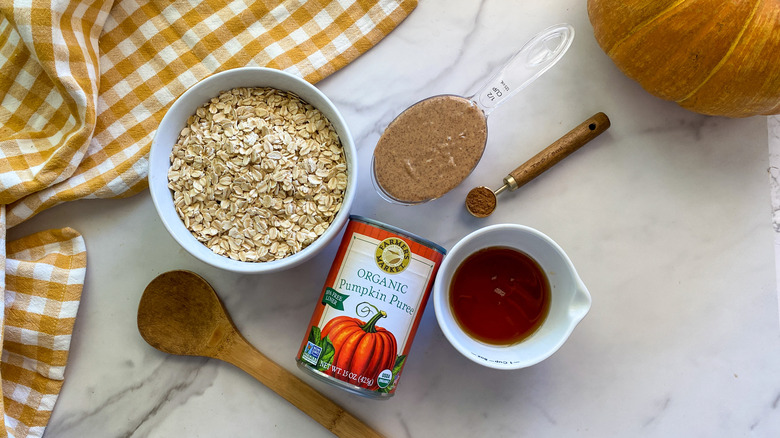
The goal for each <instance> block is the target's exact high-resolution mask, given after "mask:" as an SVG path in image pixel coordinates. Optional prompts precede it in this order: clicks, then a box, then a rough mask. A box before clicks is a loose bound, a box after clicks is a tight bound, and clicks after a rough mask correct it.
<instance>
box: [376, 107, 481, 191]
mask: <svg viewBox="0 0 780 438" xmlns="http://www.w3.org/2000/svg"><path fill="white" fill-rule="evenodd" d="M485 142H487V119H486V118H485V115H484V114H483V113H482V110H480V109H479V108H478V107H477V105H476V104H474V102H472V101H470V100H468V99H465V98H463V97H460V96H452V95H445V96H434V97H431V98H429V99H425V100H423V101H420V102H418V103H416V104H414V105H412V106H411V107H409V109H407V110H406V111H404V112H402V113H401V114H400V115H399V116H398V117H397V118H396V119H395V120H393V122H392V123H390V125H388V127H387V129H386V130H385V132H384V133H383V134H382V136H381V137H380V139H379V142H378V143H377V146H376V149H375V151H374V162H373V166H372V168H371V170H372V172H373V177H374V181H375V184H376V186H377V188H378V189H379V193H380V194H382V195H384V196H385V197H387V198H390V199H391V200H393V201H396V202H401V203H408V204H416V203H420V202H424V201H427V200H430V199H435V198H438V197H440V196H441V195H443V194H445V193H447V192H449V191H450V190H452V189H453V188H455V186H457V185H458V184H460V182H461V181H463V180H464V179H466V177H467V176H468V175H469V173H471V170H472V169H473V168H474V166H476V165H477V162H479V159H480V158H481V157H482V152H483V151H484V149H485Z"/></svg>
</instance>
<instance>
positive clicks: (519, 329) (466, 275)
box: [450, 247, 551, 345]
mask: <svg viewBox="0 0 780 438" xmlns="http://www.w3.org/2000/svg"><path fill="white" fill-rule="evenodd" d="M550 299H551V298H550V282H549V281H548V280H547V276H546V275H545V274H544V271H543V270H542V268H541V267H540V266H539V264H538V263H537V262H536V261H535V260H534V259H532V258H531V257H529V256H528V255H526V254H525V253H522V252H520V251H517V250H515V249H511V248H503V247H491V248H486V249H483V250H480V251H477V252H475V253H474V254H472V255H470V256H469V257H468V258H466V260H464V261H463V263H461V264H460V266H459V267H458V269H457V270H456V271H455V275H454V276H453V278H452V282H451V284H450V306H451V307H452V312H453V314H454V315H455V320H456V321H457V322H458V324H459V325H460V327H461V328H462V329H463V330H464V331H465V332H466V333H468V334H469V335H470V336H471V337H473V338H475V339H477V340H479V341H482V342H484V343H487V344H493V345H511V344H515V343H518V342H520V341H522V340H523V339H526V338H527V337H528V336H530V335H531V334H533V333H534V332H535V331H536V330H537V329H538V328H539V326H541V325H542V322H544V320H545V318H546V317H547V314H548V313H549V310H550Z"/></svg>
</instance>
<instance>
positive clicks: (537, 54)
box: [471, 24, 574, 115]
mask: <svg viewBox="0 0 780 438" xmlns="http://www.w3.org/2000/svg"><path fill="white" fill-rule="evenodd" d="M573 40H574V28H573V27H571V26H570V25H568V24H558V25H555V26H552V27H548V28H547V29H545V30H543V31H542V32H540V33H539V34H537V35H536V36H535V37H533V38H531V40H530V41H528V42H527V43H526V44H525V45H524V46H523V47H522V48H521V49H520V51H518V52H517V53H516V54H515V55H514V56H512V59H510V60H509V62H507V64H506V65H505V66H504V67H502V68H501V70H499V72H498V73H496V75H495V76H493V78H491V79H490V80H489V81H488V82H487V83H486V84H485V86H483V87H482V88H481V89H480V90H479V91H477V92H476V93H475V94H474V95H473V96H472V97H471V99H472V100H473V101H474V102H476V103H477V105H478V106H479V107H480V108H481V109H482V111H484V112H485V115H487V114H490V112H491V111H493V110H494V109H495V108H496V107H497V106H499V105H500V104H501V103H502V102H504V101H505V100H507V99H509V98H510V97H511V96H513V95H514V94H515V93H517V92H518V91H520V90H522V89H523V88H525V87H526V86H528V84H530V83H531V82H533V81H534V80H536V78H538V77H539V76H541V75H542V74H543V73H544V72H546V71H547V70H548V69H549V68H550V67H552V66H553V65H555V63H556V62H558V60H559V59H561V57H562V56H563V54H564V53H566V51H567V50H568V49H569V46H571V43H572V41H573Z"/></svg>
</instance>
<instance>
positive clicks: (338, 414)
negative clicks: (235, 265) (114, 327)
mask: <svg viewBox="0 0 780 438" xmlns="http://www.w3.org/2000/svg"><path fill="white" fill-rule="evenodd" d="M138 331H139V332H141V337H143V338H144V340H145V341H146V342H148V343H149V345H151V346H152V347H154V348H156V349H158V350H160V351H162V352H165V353H170V354H178V355H185V356H205V357H211V358H214V359H219V360H223V361H225V362H228V363H231V364H233V365H235V366H237V367H239V368H241V369H242V370H244V371H246V372H247V373H249V374H250V375H251V376H252V377H254V378H255V379H257V380H259V381H260V382H261V383H263V384H264V385H265V386H267V387H269V388H270V389H271V390H273V391H274V392H275V393H277V394H279V395H281V396H282V397H284V398H285V399H287V401H289V402H290V403H292V404H293V405H295V407H297V408H298V409H300V410H302V411H303V412H304V413H306V414H308V415H309V416H310V417H312V418H313V419H314V420H316V421H317V422H318V423H320V424H321V425H323V426H325V427H326V428H327V429H328V430H330V431H331V432H333V433H334V434H336V435H337V436H340V437H350V438H364V437H365V438H369V437H377V438H381V435H380V434H379V433H377V432H376V431H374V430H373V429H371V428H370V427H368V426H367V425H366V424H365V423H363V422H361V421H360V420H358V419H357V418H355V417H354V416H352V415H351V414H350V413H349V412H346V411H345V410H344V409H342V408H341V407H339V406H338V405H337V404H335V403H333V402H332V401H330V400H329V399H327V398H326V397H325V396H323V395H322V394H320V393H319V392H317V391H316V390H315V389H314V388H312V387H311V386H309V385H307V384H306V383H304V382H303V381H302V380H301V379H299V378H298V377H296V376H295V375H294V374H292V373H291V372H289V371H287V370H286V369H284V368H282V367H280V366H279V365H277V364H276V363H274V362H273V361H271V360H270V359H268V358H267V357H265V356H264V355H263V354H262V353H260V352H259V351H257V350H256V349H255V348H254V347H253V346H252V345H251V344H250V343H249V342H248V341H247V340H246V339H244V337H243V336H241V333H239V331H238V329H237V328H236V326H235V324H233V321H232V320H231V319H230V316H228V314H227V311H226V310H225V307H224V306H223V305H222V302H221V301H220V300H219V297H218V296H217V293H216V292H215V291H214V289H213V288H212V287H211V285H210V284H208V282H206V280H204V279H203V278H201V277H200V276H199V275H197V274H195V273H192V272H189V271H169V272H166V273H164V274H161V275H159V276H158V277H157V278H155V279H154V280H152V282H151V283H149V285H148V286H146V289H145V290H144V293H143V295H142V296H141V302H140V304H139V305H138Z"/></svg>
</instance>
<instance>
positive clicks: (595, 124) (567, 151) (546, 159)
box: [504, 113, 610, 190]
mask: <svg viewBox="0 0 780 438" xmlns="http://www.w3.org/2000/svg"><path fill="white" fill-rule="evenodd" d="M609 125H610V122H609V118H608V117H607V115H606V114H604V113H596V114H594V115H593V116H592V117H590V118H589V119H587V120H585V121H584V122H582V123H580V124H579V125H578V126H577V127H576V128H574V129H572V130H571V131H569V132H568V133H567V134H566V135H564V136H563V137H561V138H559V139H558V140H557V141H556V142H555V143H553V144H551V145H550V146H547V147H546V148H545V149H544V150H543V151H541V152H539V153H538V154H536V155H534V156H533V158H531V159H530V160H528V161H526V162H525V163H523V164H521V165H520V167H518V168H517V169H515V170H513V171H512V172H511V173H510V174H509V176H507V177H506V178H504V183H505V184H506V185H507V186H508V188H509V189H510V190H514V189H516V188H518V187H520V186H522V185H523V184H525V183H527V182H528V181H531V180H532V179H534V178H536V177H537V176H539V175H541V174H542V173H543V172H544V171H546V170H547V169H549V168H551V167H553V166H554V165H556V164H557V163H558V162H560V161H561V160H563V159H564V158H566V157H568V156H569V155H571V154H572V153H573V152H574V151H576V150H577V149H579V148H580V147H582V146H583V145H584V144H585V143H587V142H589V141H591V140H593V139H594V138H596V137H598V135H599V134H601V133H602V132H604V131H606V130H607V128H609Z"/></svg>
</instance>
